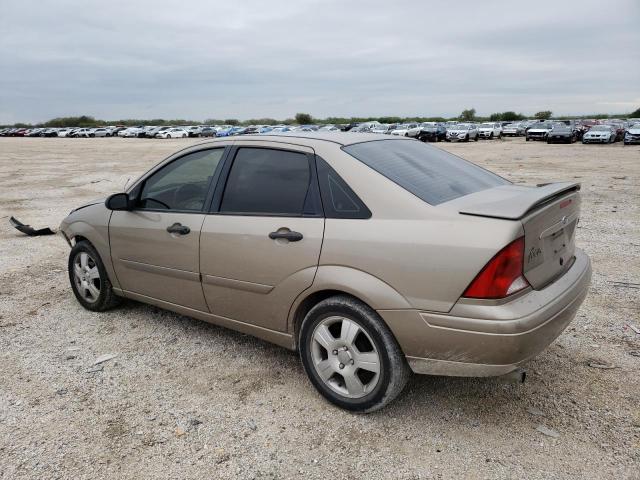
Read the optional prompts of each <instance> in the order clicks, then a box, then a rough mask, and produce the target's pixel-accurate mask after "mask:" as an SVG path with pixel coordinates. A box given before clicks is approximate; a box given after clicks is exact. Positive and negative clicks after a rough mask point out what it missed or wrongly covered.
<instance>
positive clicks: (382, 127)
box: [371, 123, 390, 133]
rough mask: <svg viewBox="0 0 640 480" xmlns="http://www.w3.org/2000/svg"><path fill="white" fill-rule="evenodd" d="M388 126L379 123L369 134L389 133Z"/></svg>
mask: <svg viewBox="0 0 640 480" xmlns="http://www.w3.org/2000/svg"><path fill="white" fill-rule="evenodd" d="M389 127H390V126H389V124H387V123H381V124H380V125H377V126H375V127H374V128H372V129H371V133H389Z"/></svg>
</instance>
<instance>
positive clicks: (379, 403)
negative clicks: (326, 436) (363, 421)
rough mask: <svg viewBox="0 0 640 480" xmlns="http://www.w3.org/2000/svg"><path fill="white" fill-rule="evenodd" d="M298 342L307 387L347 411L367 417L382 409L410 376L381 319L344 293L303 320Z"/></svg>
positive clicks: (322, 303)
mask: <svg viewBox="0 0 640 480" xmlns="http://www.w3.org/2000/svg"><path fill="white" fill-rule="evenodd" d="M354 332H355V333H354ZM299 340H300V342H299V345H300V357H301V359H302V365H303V366H304V369H305V372H306V373H307V375H308V376H309V379H310V380H311V383H312V384H313V385H314V387H315V388H316V389H317V390H318V392H320V394H321V395H322V396H324V397H325V398H326V399H327V400H328V401H330V402H331V403H333V404H334V405H337V406H338V407H340V408H344V409H346V410H350V411H353V412H360V413H368V412H373V411H375V410H379V409H381V408H383V407H384V406H385V405H387V404H388V403H389V402H391V401H392V400H394V399H395V398H396V397H397V396H398V395H399V394H400V393H401V392H402V389H403V388H404V386H405V385H406V383H407V381H408V380H409V377H410V376H411V370H410V369H409V366H408V365H407V361H406V358H405V356H404V354H403V353H402V350H401V349H400V346H399V345H398V343H397V342H396V339H395V338H394V337H393V334H392V333H391V331H390V330H389V328H388V327H387V326H386V324H385V323H384V321H383V320H382V319H381V318H380V317H379V316H378V314H377V313H376V312H375V310H373V309H372V308H370V307H369V306H368V305H365V304H364V303H362V302H360V301H358V300H357V299H355V298H352V297H349V296H346V295H338V296H335V297H330V298H328V299H326V300H323V301H322V302H320V303H318V304H317V305H316V306H314V307H313V308H312V309H311V310H310V311H309V313H307V315H306V316H305V318H304V320H303V322H302V326H301V329H300V338H299Z"/></svg>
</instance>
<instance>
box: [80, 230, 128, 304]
mask: <svg viewBox="0 0 640 480" xmlns="http://www.w3.org/2000/svg"><path fill="white" fill-rule="evenodd" d="M68 268H69V281H70V282H71V289H72V290H73V294H74V295H75V296H76V299H77V300H78V302H79V303H80V305H82V306H83V307H84V308H86V309H87V310H91V311H93V312H103V311H105V310H110V309H112V308H113V307H115V306H116V305H118V304H119V303H120V297H118V296H117V295H116V294H115V293H114V292H113V286H112V285H111V281H110V280H109V277H108V276H107V271H106V269H105V268H104V263H102V259H101V258H100V255H99V254H98V252H97V251H96V249H95V248H94V247H93V245H91V244H90V243H89V242H86V241H82V242H78V243H76V244H75V245H74V246H73V248H72V249H71V253H69V263H68Z"/></svg>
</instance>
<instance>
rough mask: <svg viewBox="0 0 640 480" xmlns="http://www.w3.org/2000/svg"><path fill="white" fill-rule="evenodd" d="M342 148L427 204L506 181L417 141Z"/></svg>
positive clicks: (374, 143)
mask: <svg viewBox="0 0 640 480" xmlns="http://www.w3.org/2000/svg"><path fill="white" fill-rule="evenodd" d="M343 150H344V151H345V152H347V153H349V154H350V155H352V156H353V157H355V158H357V159H358V160H360V161H361V162H362V163H364V164H365V165H368V166H369V167H371V168H372V169H374V170H375V171H377V172H378V173H380V174H382V175H384V176H385V177H387V178H388V179H389V180H391V181H393V182H395V183H397V184H398V185H400V186H401V187H402V188H404V189H405V190H407V191H409V192H411V193H413V194H414V195H415V196H416V197H418V198H420V199H421V200H423V201H425V202H427V203H428V204H430V205H439V204H441V203H444V202H448V201H450V200H454V199H456V198H458V197H462V196H464V195H469V194H470V193H475V192H479V191H481V190H486V189H488V188H493V187H497V186H499V185H507V184H509V182H508V181H507V180H505V179H504V178H502V177H499V176H498V175H496V174H494V173H491V172H489V171H487V170H484V169H483V168H480V167H478V166H476V165H474V164H472V163H470V162H467V161H466V160H463V159H462V158H460V157H456V156H455V155H452V154H450V153H448V152H445V151H443V150H440V149H439V148H435V147H432V146H430V145H425V144H424V143H422V142H418V141H406V140H381V141H373V142H364V143H356V144H354V145H349V146H346V147H343Z"/></svg>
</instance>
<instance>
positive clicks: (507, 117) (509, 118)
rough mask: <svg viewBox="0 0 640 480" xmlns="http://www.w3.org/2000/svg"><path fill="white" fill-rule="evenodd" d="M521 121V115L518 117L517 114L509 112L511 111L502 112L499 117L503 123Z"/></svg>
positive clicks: (522, 117)
mask: <svg viewBox="0 0 640 480" xmlns="http://www.w3.org/2000/svg"><path fill="white" fill-rule="evenodd" d="M522 119H524V116H523V115H520V114H519V113H516V112H511V111H507V112H502V114H501V115H500V120H503V121H505V122H513V121H515V120H522Z"/></svg>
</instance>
